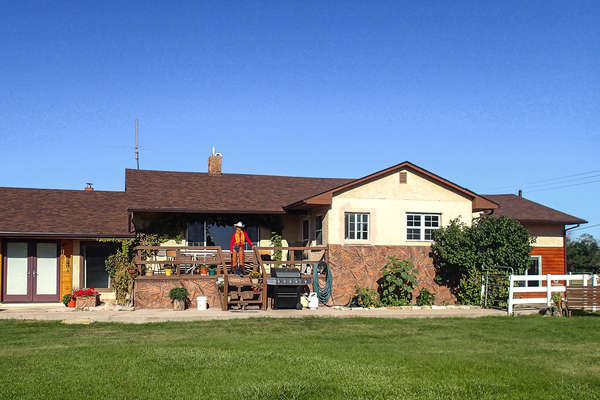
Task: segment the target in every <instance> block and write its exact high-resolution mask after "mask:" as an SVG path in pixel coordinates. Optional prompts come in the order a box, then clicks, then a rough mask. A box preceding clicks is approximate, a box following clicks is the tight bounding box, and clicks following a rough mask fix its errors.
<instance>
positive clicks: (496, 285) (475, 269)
mask: <svg viewBox="0 0 600 400" xmlns="http://www.w3.org/2000/svg"><path fill="white" fill-rule="evenodd" d="M433 239H434V242H433V244H432V245H431V252H432V256H433V260H434V264H435V267H436V282H437V283H439V284H443V285H446V286H448V287H449V288H450V289H451V290H452V291H453V293H454V294H455V295H456V297H457V298H458V300H459V302H460V303H462V304H475V305H479V304H480V303H481V281H482V276H483V270H482V268H481V267H482V266H484V267H486V268H488V269H490V270H491V271H492V274H493V275H502V274H501V273H502V272H503V271H502V270H499V269H497V268H495V267H500V266H503V267H512V268H513V270H514V273H516V274H521V273H522V272H523V270H524V269H525V268H526V267H528V266H529V263H530V257H529V253H530V252H531V243H532V242H533V240H534V238H533V237H532V236H531V235H530V234H529V232H528V231H527V229H525V227H523V225H521V224H520V223H519V222H518V221H516V220H514V219H510V218H507V217H499V218H493V217H488V216H484V217H480V218H479V219H477V220H476V221H475V222H474V223H473V225H472V226H467V225H465V224H463V223H461V222H459V221H458V220H453V221H451V222H450V225H448V226H446V227H444V228H441V229H437V230H436V231H434V233H433ZM504 271H505V270H504ZM507 283H508V280H507V279H506V278H499V279H498V281H497V282H493V285H490V286H489V287H490V288H491V289H490V290H491V292H488V297H490V298H494V299H504V301H505V299H506V294H507Z"/></svg>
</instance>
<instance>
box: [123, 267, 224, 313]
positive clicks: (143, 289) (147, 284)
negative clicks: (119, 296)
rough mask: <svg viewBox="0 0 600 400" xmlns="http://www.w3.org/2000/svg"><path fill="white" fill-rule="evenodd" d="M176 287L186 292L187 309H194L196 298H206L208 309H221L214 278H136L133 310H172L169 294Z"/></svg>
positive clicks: (196, 276) (172, 276)
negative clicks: (184, 289)
mask: <svg viewBox="0 0 600 400" xmlns="http://www.w3.org/2000/svg"><path fill="white" fill-rule="evenodd" d="M176 287H184V288H186V289H187V291H188V299H189V300H190V302H189V303H188V307H189V308H196V307H197V302H196V297H198V296H207V297H208V307H209V308H215V309H218V310H220V309H221V301H220V299H219V298H220V297H222V294H221V293H220V292H219V291H218V288H217V278H216V276H198V275H195V276H190V275H187V276H186V275H183V276H180V277H178V276H175V275H171V276H169V277H166V276H157V275H155V276H138V277H137V278H136V279H135V283H134V305H135V308H173V303H172V302H171V299H170V298H169V292H170V291H171V289H173V288H176Z"/></svg>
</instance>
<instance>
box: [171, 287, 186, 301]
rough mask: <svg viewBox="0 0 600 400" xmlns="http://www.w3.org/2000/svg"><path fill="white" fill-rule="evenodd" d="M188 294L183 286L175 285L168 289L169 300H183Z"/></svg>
mask: <svg viewBox="0 0 600 400" xmlns="http://www.w3.org/2000/svg"><path fill="white" fill-rule="evenodd" d="M187 296H188V291H187V289H186V288H184V287H176V288H173V289H171V290H170V291H169V297H170V298H171V300H180V301H185V300H186V299H187Z"/></svg>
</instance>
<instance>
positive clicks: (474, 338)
mask: <svg viewBox="0 0 600 400" xmlns="http://www.w3.org/2000/svg"><path fill="white" fill-rule="evenodd" d="M0 396H1V398H5V399H8V398H10V399H125V398H127V399H139V398H151V399H163V400H167V399H183V398H189V399H191V398H194V399H317V398H318V399H397V398H398V399H461V400H465V399H517V398H518V399H536V398H537V399H598V398H600V318H598V317H574V318H571V319H566V318H542V317H538V316H533V317H517V318H502V317H489V318H477V319H404V320H392V319H368V318H363V319H358V318H356V319H321V318H307V319H250V320H230V321H210V322H189V323H179V322H177V323H163V324H147V325H121V324H109V323H102V324H101V323H96V324H93V325H89V326H72V325H71V326H68V325H61V324H59V323H55V322H19V321H0Z"/></svg>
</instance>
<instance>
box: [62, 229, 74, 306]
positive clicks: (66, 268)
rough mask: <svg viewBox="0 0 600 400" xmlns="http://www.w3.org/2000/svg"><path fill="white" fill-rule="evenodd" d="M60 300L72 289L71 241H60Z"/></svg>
mask: <svg viewBox="0 0 600 400" xmlns="http://www.w3.org/2000/svg"><path fill="white" fill-rule="evenodd" d="M60 246H61V251H60V300H62V298H63V296H64V295H65V294H67V293H71V291H72V290H73V241H72V240H61V242H60Z"/></svg>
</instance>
